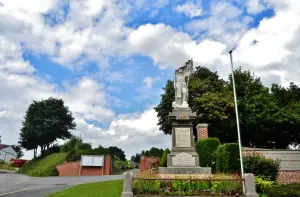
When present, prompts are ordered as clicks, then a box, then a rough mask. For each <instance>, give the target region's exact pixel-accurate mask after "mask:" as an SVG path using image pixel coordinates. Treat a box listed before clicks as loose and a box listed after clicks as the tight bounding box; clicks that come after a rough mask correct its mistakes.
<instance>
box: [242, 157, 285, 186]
mask: <svg viewBox="0 0 300 197" xmlns="http://www.w3.org/2000/svg"><path fill="white" fill-rule="evenodd" d="M243 163H244V171H245V172H246V173H253V174H254V175H255V176H259V177H261V178H263V179H264V180H269V181H276V179H277V177H278V171H279V168H280V161H279V160H273V159H267V158H265V157H264V156H262V155H249V156H245V157H244V158H243Z"/></svg>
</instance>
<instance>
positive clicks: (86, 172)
mask: <svg viewBox="0 0 300 197" xmlns="http://www.w3.org/2000/svg"><path fill="white" fill-rule="evenodd" d="M111 162H112V160H111V156H110V155H106V156H105V158H104V170H102V167H87V166H85V167H81V169H80V161H76V162H68V163H64V164H60V165H57V166H56V169H57V171H58V174H59V176H90V175H103V174H102V173H104V175H111V174H112V170H111ZM80 171H81V172H80Z"/></svg>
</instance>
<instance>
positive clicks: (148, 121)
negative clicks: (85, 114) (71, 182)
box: [76, 109, 171, 159]
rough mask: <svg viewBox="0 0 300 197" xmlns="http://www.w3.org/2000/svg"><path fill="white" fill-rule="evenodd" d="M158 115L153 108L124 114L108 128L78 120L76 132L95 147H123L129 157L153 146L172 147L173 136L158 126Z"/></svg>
mask: <svg viewBox="0 0 300 197" xmlns="http://www.w3.org/2000/svg"><path fill="white" fill-rule="evenodd" d="M157 121H158V119H157V115H156V112H155V111H154V110H153V109H147V110H146V111H144V112H142V113H140V114H123V115H120V116H119V117H118V118H117V119H115V120H113V121H112V122H111V124H110V126H109V128H108V130H103V129H100V128H98V127H96V126H94V125H90V124H88V123H86V122H85V121H83V120H81V121H78V128H77V131H76V134H79V133H81V136H82V137H83V139H84V140H85V141H87V142H89V143H92V145H93V146H94V147H97V146H98V145H99V144H101V145H102V146H104V147H108V146H111V145H114V146H117V147H120V148H122V149H123V150H124V151H125V153H126V156H127V158H128V159H129V158H130V156H131V155H134V154H135V153H138V152H141V151H142V150H146V149H150V148H151V147H159V148H171V136H169V135H165V134H163V132H162V131H159V129H158V126H157Z"/></svg>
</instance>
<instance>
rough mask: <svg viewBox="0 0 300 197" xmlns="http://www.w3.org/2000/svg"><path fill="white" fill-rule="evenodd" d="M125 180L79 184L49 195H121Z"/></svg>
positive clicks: (116, 196)
mask: <svg viewBox="0 0 300 197" xmlns="http://www.w3.org/2000/svg"><path fill="white" fill-rule="evenodd" d="M122 188H123V180H116V181H105V182H99V183H88V184H82V185H77V186H74V187H71V188H68V189H65V190H62V191H59V192H56V193H54V194H50V195H48V196H47V197H120V196H121V193H122Z"/></svg>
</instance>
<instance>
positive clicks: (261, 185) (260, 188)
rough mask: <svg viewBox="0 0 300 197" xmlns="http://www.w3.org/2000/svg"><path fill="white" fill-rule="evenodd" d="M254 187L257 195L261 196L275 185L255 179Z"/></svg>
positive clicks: (271, 182)
mask: <svg viewBox="0 0 300 197" xmlns="http://www.w3.org/2000/svg"><path fill="white" fill-rule="evenodd" d="M255 185H256V191H257V193H260V194H263V193H265V191H266V190H267V189H269V188H270V187H272V186H274V185H275V182H274V181H266V180H263V179H262V178H260V177H255Z"/></svg>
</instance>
